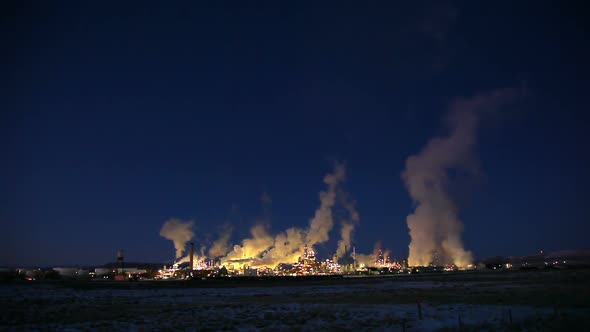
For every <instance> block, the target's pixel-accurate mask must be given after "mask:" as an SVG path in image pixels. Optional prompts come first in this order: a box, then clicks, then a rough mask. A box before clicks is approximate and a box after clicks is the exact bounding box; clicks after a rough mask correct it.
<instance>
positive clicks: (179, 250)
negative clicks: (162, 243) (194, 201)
mask: <svg viewBox="0 0 590 332" xmlns="http://www.w3.org/2000/svg"><path fill="white" fill-rule="evenodd" d="M192 228H193V221H192V220H189V221H182V220H180V219H175V218H172V219H169V220H167V221H166V222H165V223H164V225H163V226H162V229H161V230H160V236H162V237H164V238H166V239H168V240H171V241H172V242H174V249H176V258H177V259H178V258H180V257H182V254H183V252H184V249H185V247H186V243H187V242H188V241H190V239H192V238H193V236H194V235H195V234H194V233H193V230H192Z"/></svg>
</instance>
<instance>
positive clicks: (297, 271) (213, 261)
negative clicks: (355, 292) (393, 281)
mask: <svg viewBox="0 0 590 332" xmlns="http://www.w3.org/2000/svg"><path fill="white" fill-rule="evenodd" d="M370 257H371V258H370V260H369V261H367V260H366V259H365V260H363V261H361V262H359V261H357V259H356V253H355V249H354V247H353V249H352V253H351V254H350V256H349V257H347V258H346V259H344V258H343V259H341V260H340V262H339V260H338V259H337V257H336V256H334V257H333V258H327V259H323V260H322V259H320V258H318V257H317V254H316V252H315V250H313V248H310V247H308V246H307V244H305V245H304V246H303V248H302V255H301V256H299V257H298V258H297V259H296V260H295V261H294V262H285V263H279V264H277V265H276V266H268V265H258V264H254V265H249V262H248V261H245V260H235V261H225V262H224V261H222V259H220V258H206V257H196V256H195V253H194V244H193V243H190V250H189V256H188V257H185V258H183V259H181V260H179V261H178V262H176V263H174V264H172V265H170V266H164V267H163V268H162V269H160V270H158V271H157V274H156V276H155V279H195V278H210V277H231V276H234V277H240V276H243V277H289V276H293V277H295V276H338V275H350V274H385V273H386V274H391V273H402V272H405V268H407V266H406V264H405V261H403V262H398V261H396V260H392V259H391V257H390V256H389V254H388V252H384V251H383V250H378V251H376V252H375V253H374V255H370ZM187 258H188V261H187ZM250 263H252V262H251V261H250Z"/></svg>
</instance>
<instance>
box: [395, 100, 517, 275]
mask: <svg viewBox="0 0 590 332" xmlns="http://www.w3.org/2000/svg"><path fill="white" fill-rule="evenodd" d="M513 98H514V91H513V90H511V89H503V90H497V91H494V92H492V93H489V94H485V95H479V96H476V97H474V98H471V99H461V100H458V101H456V102H455V103H453V104H452V106H451V110H450V112H449V114H448V117H447V118H446V124H447V126H448V129H449V134H448V136H446V137H435V138H433V139H431V140H430V141H429V142H428V144H427V145H426V146H425V147H424V148H423V149H422V151H420V153H419V154H417V155H413V156H410V157H409V158H408V159H407V160H406V168H405V170H404V171H403V173H402V179H403V180H404V182H405V185H406V188H407V189H408V192H409V194H410V196H411V197H412V200H413V201H414V204H415V205H416V209H415V211H414V213H412V214H410V215H408V217H407V223H408V228H409V230H410V237H411V242H410V245H409V250H410V253H409V258H408V263H409V264H410V265H411V266H425V265H429V264H430V263H432V261H433V256H434V252H438V253H439V254H440V257H441V258H442V262H443V263H453V264H455V265H457V266H459V267H465V266H467V265H469V264H471V263H472V260H473V258H472V255H471V252H469V251H466V250H465V249H464V248H463V242H462V240H461V233H462V232H463V224H462V223H461V221H460V220H459V218H458V211H457V206H456V204H455V202H454V201H453V199H452V197H451V196H450V195H449V171H451V170H459V171H466V172H468V173H474V172H476V171H477V170H476V169H475V166H474V165H475V163H474V158H473V150H474V148H475V145H476V133H477V127H478V123H479V121H480V119H481V116H482V115H483V114H484V113H486V112H489V111H493V110H495V109H497V108H499V107H501V106H502V105H503V104H505V103H507V102H509V101H511V100H512V99H513Z"/></svg>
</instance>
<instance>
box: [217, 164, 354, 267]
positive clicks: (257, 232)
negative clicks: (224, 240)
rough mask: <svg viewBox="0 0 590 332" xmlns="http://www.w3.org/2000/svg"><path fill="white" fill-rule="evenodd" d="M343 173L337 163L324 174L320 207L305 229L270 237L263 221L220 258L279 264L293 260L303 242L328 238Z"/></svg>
mask: <svg viewBox="0 0 590 332" xmlns="http://www.w3.org/2000/svg"><path fill="white" fill-rule="evenodd" d="M345 173H346V172H345V168H344V165H343V164H340V163H337V164H336V165H335V166H334V171H333V172H332V173H330V174H328V175H326V176H325V177H324V183H325V184H326V185H327V190H326V191H322V192H320V194H319V196H320V206H319V207H318V209H317V210H316V211H315V214H314V217H313V218H311V219H310V221H309V226H308V228H307V229H301V228H297V227H292V228H289V229H287V230H286V231H284V232H280V233H279V234H277V235H276V236H272V235H270V234H269V233H268V231H267V228H266V227H265V226H264V225H263V224H258V225H256V226H254V227H253V228H252V229H251V234H252V237H251V238H248V239H245V240H243V241H242V244H241V245H236V246H234V248H233V250H232V251H231V252H230V253H229V254H228V255H227V256H226V257H224V259H223V260H222V261H223V262H226V263H234V264H236V263H239V264H248V265H250V266H263V265H264V266H276V265H277V264H279V263H284V262H294V261H296V260H297V258H298V257H299V256H300V255H301V254H302V248H303V246H304V245H305V244H307V245H308V246H309V247H313V245H315V244H319V243H323V242H326V241H328V240H329V233H330V231H331V230H332V228H333V226H334V220H333V216H332V208H333V207H334V204H335V203H336V192H337V188H338V185H339V184H340V183H341V182H342V181H344V179H345ZM263 203H265V204H266V205H268V204H270V200H269V199H264V200H263Z"/></svg>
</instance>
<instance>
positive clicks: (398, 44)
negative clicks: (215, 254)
mask: <svg viewBox="0 0 590 332" xmlns="http://www.w3.org/2000/svg"><path fill="white" fill-rule="evenodd" d="M164 3H166V4H167V5H164ZM278 3H279V2H269V3H268V4H273V5H266V4H264V3H262V2H260V3H258V2H257V3H256V5H250V6H249V5H246V4H244V3H243V2H236V3H228V2H217V1H209V2H204V1H194V2H191V1H188V2H179V3H178V4H177V5H176V6H171V5H170V4H169V3H168V2H162V4H161V5H148V4H146V3H145V2H138V3H135V4H130V3H129V2H112V3H103V2H94V1H89V2H86V1H83V3H82V4H78V3H77V2H75V1H71V2H59V1H54V2H46V1H34V2H32V3H29V2H27V1H15V2H14V3H10V2H3V4H2V9H1V11H2V18H1V29H0V31H1V32H0V33H1V37H2V38H1V40H2V41H1V44H2V46H1V49H2V52H1V53H0V58H1V59H2V61H1V64H0V69H1V72H2V79H1V84H2V85H1V89H0V138H1V139H0V151H1V154H0V156H1V157H0V161H1V162H0V188H1V190H0V202H1V203H0V222H1V225H2V232H1V233H0V265H51V264H103V263H106V262H108V261H113V260H114V257H115V254H116V251H117V250H118V249H120V248H123V249H124V250H125V252H126V258H127V260H129V261H149V262H165V261H171V260H172V259H173V258H174V247H173V245H172V242H171V241H169V240H166V239H164V238H162V237H160V235H159V230H160V228H161V226H162V224H163V223H164V221H166V220H167V219H169V218H171V217H176V218H180V219H183V220H188V219H192V220H194V221H195V225H196V226H195V233H196V238H195V242H196V243H210V242H211V241H213V240H215V239H216V237H217V234H218V232H219V231H220V230H221V229H222V228H223V225H226V224H231V225H232V226H233V227H234V234H233V236H232V243H233V244H237V243H239V240H240V239H241V238H243V237H245V236H247V235H248V231H249V228H250V227H251V226H253V225H254V224H255V223H256V221H257V220H259V219H260V218H261V216H263V215H264V214H265V211H264V207H263V205H264V204H263V202H262V201H268V198H270V199H271V200H272V206H271V207H270V217H271V221H270V223H271V229H272V231H273V232H278V231H281V230H284V229H285V228H288V227H290V226H299V227H305V226H306V225H307V223H308V220H309V219H310V218H311V217H312V216H313V213H314V211H315V209H316V208H317V207H318V206H319V199H318V193H319V192H320V191H321V190H324V189H325V185H324V184H323V182H322V179H323V177H324V175H325V174H327V173H329V172H331V170H332V168H333V165H334V163H335V162H336V161H342V162H344V163H345V164H346V170H347V181H346V183H345V184H344V187H343V188H344V189H345V190H346V191H347V192H348V193H349V195H350V197H351V198H352V199H354V200H355V201H356V204H357V208H358V211H359V214H360V224H359V225H358V227H357V229H356V234H355V241H354V242H355V244H356V249H357V251H360V252H366V253H369V252H371V251H372V249H373V245H374V243H375V242H376V241H378V240H379V241H381V243H382V245H383V247H385V248H389V249H391V251H392V255H393V256H394V257H398V258H401V257H405V256H407V254H408V243H409V241H410V238H409V235H408V227H407V225H406V216H407V215H408V214H409V213H411V212H412V209H413V204H412V200H411V198H410V197H409V195H408V192H407V190H406V188H405V186H404V183H403V181H402V179H401V176H400V174H401V172H402V171H403V169H404V167H405V161H406V159H407V158H408V157H409V156H411V155H414V154H417V153H419V152H420V150H421V149H422V148H423V147H424V146H425V144H426V143H427V142H428V141H429V140H430V139H431V138H433V137H435V136H438V135H445V127H444V125H443V118H444V115H445V114H446V113H447V112H448V110H449V106H450V105H451V104H452V103H453V102H454V101H455V100H457V98H470V97H473V96H476V95H479V94H485V93H487V92H489V91H493V90H495V89H501V88H512V89H515V90H517V91H518V98H516V100H515V101H514V102H513V103H511V104H510V105H508V106H506V107H503V108H501V109H498V110H497V111H496V112H493V114H491V115H489V116H486V117H485V119H484V120H483V121H482V125H481V126H480V129H479V131H478V145H477V147H476V149H475V153H476V155H477V159H478V161H479V164H480V170H481V171H480V174H478V176H475V177H470V178H469V179H463V180H462V181H458V182H456V183H454V184H453V185H452V191H453V195H454V197H455V198H456V200H457V203H458V204H459V207H460V217H461V220H462V221H463V223H464V225H465V230H464V234H463V240H464V243H465V247H466V248H467V249H469V250H471V251H473V253H474V256H475V257H476V259H477V258H483V257H486V256H492V255H524V254H532V253H536V252H538V251H539V250H545V251H552V250H560V249H580V248H588V234H589V231H590V227H589V217H588V216H589V215H590V208H589V204H588V198H589V197H588V194H587V192H588V188H589V187H590V174H589V172H588V170H589V169H590V158H589V157H588V151H589V149H588V147H587V144H586V141H587V139H586V138H587V132H586V130H587V129H588V126H589V123H590V122H589V119H590V116H589V115H588V111H590V107H589V106H590V102H589V99H588V97H587V93H588V91H589V90H588V88H589V84H588V82H589V77H590V75H589V74H590V70H589V69H590V66H589V59H590V46H589V45H590V44H589V43H588V36H589V32H590V30H589V29H588V22H589V20H588V17H589V16H588V12H587V11H586V9H585V8H584V7H583V6H582V4H583V2H578V3H576V2H574V1H563V2H559V1H555V2H553V3H550V2H543V1H518V4H514V3H512V1H506V2H502V1H501V2H485V3H483V2H482V3H480V2H479V1H466V2H444V1H434V2H423V3H420V4H419V5H417V6H415V7H408V6H407V5H405V4H401V3H397V4H394V3H393V2H391V1H387V2H382V3H378V2H371V3H372V4H371V5H366V4H365V2H357V3H356V5H354V6H352V5H349V4H345V2H340V1H339V2H335V3H332V4H328V3H324V5H323V6H322V5H318V4H317V2H309V3H305V2H300V1H293V2H290V4H287V3H283V2H280V3H281V5H279V4H278ZM313 3H316V4H315V5H313ZM267 203H268V202H267ZM267 208H268V206H267ZM267 212H269V211H267ZM266 216H268V214H267V215H266ZM332 234H333V236H332V238H331V240H330V241H329V242H327V243H325V244H322V245H319V246H318V247H317V249H318V251H319V252H320V254H322V255H324V256H328V255H330V254H331V253H332V252H333V251H334V248H335V243H336V241H337V238H338V236H337V234H338V227H335V229H334V230H333V233H332Z"/></svg>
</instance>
